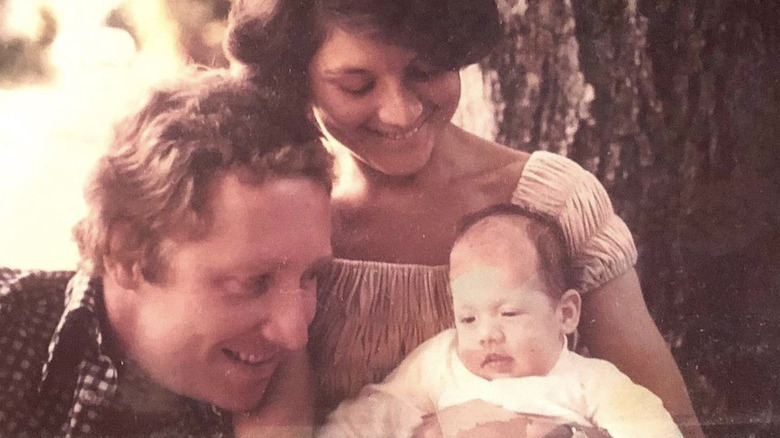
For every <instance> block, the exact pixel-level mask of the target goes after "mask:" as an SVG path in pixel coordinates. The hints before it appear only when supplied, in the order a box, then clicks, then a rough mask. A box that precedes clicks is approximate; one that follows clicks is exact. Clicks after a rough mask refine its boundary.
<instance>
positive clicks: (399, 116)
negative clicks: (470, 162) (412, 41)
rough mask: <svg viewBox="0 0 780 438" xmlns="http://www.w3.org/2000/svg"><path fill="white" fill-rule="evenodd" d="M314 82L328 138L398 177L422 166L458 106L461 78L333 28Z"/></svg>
mask: <svg viewBox="0 0 780 438" xmlns="http://www.w3.org/2000/svg"><path fill="white" fill-rule="evenodd" d="M309 78H310V84H311V92H312V100H313V102H312V103H313V107H314V112H315V115H316V116H317V118H318V120H319V122H320V124H321V126H322V127H323V128H324V129H325V130H326V131H327V133H328V134H329V136H330V137H332V138H334V139H336V140H337V141H338V142H340V143H341V144H343V145H344V146H345V147H347V148H348V149H349V150H350V151H351V152H352V154H353V155H354V156H355V157H356V158H357V159H358V160H360V161H362V162H363V163H365V164H367V165H368V166H370V167H371V168H373V169H375V170H377V171H379V172H382V173H384V174H387V175H393V176H401V175H411V174H414V173H416V172H417V171H419V170H420V169H421V168H422V167H423V166H425V164H426V163H427V162H428V160H429V158H430V156H431V152H432V150H433V148H434V147H435V145H436V144H437V141H438V138H439V136H440V134H441V132H442V129H443V128H444V126H446V125H447V124H448V123H449V121H450V118H452V115H453V113H454V112H455V109H456V108H457V105H458V100H459V99H460V78H459V76H458V72H457V71H449V70H444V71H442V70H439V69H437V68H435V67H433V66H432V65H430V64H427V63H425V62H424V61H423V60H421V59H420V58H419V57H418V56H417V55H416V54H415V53H414V52H413V51H411V50H409V49H405V48H402V47H399V46H395V45H392V44H389V43H386V42H383V41H381V40H379V39H375V38H371V37H370V36H369V35H366V34H365V33H358V32H350V31H347V30H344V29H342V28H339V27H335V26H334V27H332V28H331V29H330V31H329V32H328V36H327V37H326V39H325V41H324V43H323V44H322V46H321V47H320V49H319V51H318V52H317V53H316V54H315V56H314V58H313V59H312V62H311V65H310V66H309Z"/></svg>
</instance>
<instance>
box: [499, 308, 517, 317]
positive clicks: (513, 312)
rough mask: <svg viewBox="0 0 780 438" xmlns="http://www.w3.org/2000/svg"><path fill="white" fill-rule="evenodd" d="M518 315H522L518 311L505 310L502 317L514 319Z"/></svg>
mask: <svg viewBox="0 0 780 438" xmlns="http://www.w3.org/2000/svg"><path fill="white" fill-rule="evenodd" d="M518 315H520V311H518V310H504V311H502V312H501V316H506V317H513V316H518Z"/></svg>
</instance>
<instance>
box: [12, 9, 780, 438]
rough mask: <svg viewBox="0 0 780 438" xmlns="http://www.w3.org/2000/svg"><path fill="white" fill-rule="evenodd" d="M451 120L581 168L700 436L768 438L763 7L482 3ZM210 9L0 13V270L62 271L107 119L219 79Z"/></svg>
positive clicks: (772, 133)
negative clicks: (631, 260)
mask: <svg viewBox="0 0 780 438" xmlns="http://www.w3.org/2000/svg"><path fill="white" fill-rule="evenodd" d="M498 5H499V8H500V11H501V14H502V17H503V19H504V33H505V39H504V41H503V43H502V44H501V45H500V47H498V48H497V50H495V52H494V53H493V55H491V56H490V57H489V58H488V59H486V60H484V61H483V62H482V63H481V64H480V65H477V66H473V67H470V68H468V69H466V70H465V71H464V72H463V75H462V81H463V90H464V95H463V100H462V104H461V108H460V109H459V112H458V114H456V122H457V123H459V124H461V125H462V126H464V127H466V128H467V129H469V130H472V131H474V132H477V133H479V134H481V135H483V136H485V137H488V138H491V139H495V140H498V141H500V142H502V143H504V144H507V145H510V146H511V147H514V148H518V149H523V150H528V151H531V150H537V149H544V150H550V151H553V152H557V153H561V154H564V155H567V156H569V157H571V158H573V159H575V160H576V161H578V162H579V163H580V164H582V165H583V166H584V167H585V168H587V169H588V170H590V171H592V172H593V173H594V174H596V176H597V177H598V178H599V179H600V180H601V181H602V182H603V183H604V185H605V186H606V187H607V189H608V191H609V192H610V194H611V196H612V199H613V201H614V205H615V208H616V210H617V211H618V213H619V214H620V215H621V216H622V217H623V218H624V219H625V220H626V222H627V223H628V225H629V227H630V228H631V230H632V231H633V233H634V237H635V240H636V242H637V246H638V249H639V253H640V258H639V264H638V268H639V270H640V275H641V280H642V288H643V291H644V293H645V297H646V300H647V302H648V305H649V307H650V309H651V312H652V314H653V316H654V318H655V320H656V322H657V323H658V325H659V327H660V328H661V330H662V333H663V334H664V336H665V338H666V340H667V342H668V343H669V345H670V347H671V348H672V351H673V353H674V355H675V358H676V359H677V361H678V364H679V365H680V368H681V370H682V371H683V374H684V376H685V378H686V381H687V383H688V386H689V389H690V391H691V395H692V397H693V401H694V405H695V407H696V410H697V412H698V413H699V416H700V419H701V420H702V421H703V422H704V424H705V432H706V433H707V435H708V436H710V437H724V438H725V437H778V436H780V377H779V376H778V375H779V374H780V365H778V364H780V345H779V344H780V30H779V29H778V24H779V23H780V2H778V1H777V0H577V1H573V2H572V1H570V0H498ZM229 7H230V3H229V1H228V0H132V1H130V0H126V1H119V0H80V1H78V2H74V1H66V0H0V265H4V266H12V267H20V268H45V269H72V268H73V266H74V265H75V261H76V260H77V254H76V249H75V246H74V245H73V243H72V242H71V240H70V227H71V226H72V225H73V223H75V221H76V220H78V219H79V218H80V216H81V215H82V214H83V211H84V206H83V203H82V200H81V187H82V184H83V180H84V178H85V176H86V175H87V173H88V171H89V168H90V167H91V164H92V162H93V161H94V160H95V158H96V157H97V156H98V155H99V154H100V153H101V151H102V150H103V148H104V147H105V145H106V139H107V137H108V136H109V135H110V134H111V126H112V123H113V122H114V120H116V118H117V117H118V116H120V115H122V114H123V113H124V111H127V109H128V108H130V107H131V106H132V105H133V103H134V101H136V100H137V99H138V98H139V97H140V96H141V95H143V92H144V90H145V89H146V88H147V87H149V86H150V85H151V84H153V83H155V82H157V81H159V80H164V79H165V78H168V77H170V76H171V75H174V74H175V73H176V72H177V71H179V70H180V69H181V68H182V67H183V66H185V65H186V64H188V63H199V64H204V65H211V66H224V65H226V61H225V58H224V57H223V54H222V50H221V41H222V37H223V33H224V29H225V25H226V23H225V19H226V16H227V13H228V11H229Z"/></svg>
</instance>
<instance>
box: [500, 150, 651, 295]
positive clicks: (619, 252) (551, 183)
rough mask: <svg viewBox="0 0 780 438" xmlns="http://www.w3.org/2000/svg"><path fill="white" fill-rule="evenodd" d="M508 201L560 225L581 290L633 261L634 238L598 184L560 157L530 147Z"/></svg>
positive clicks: (615, 274) (616, 273)
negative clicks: (531, 152) (528, 155)
mask: <svg viewBox="0 0 780 438" xmlns="http://www.w3.org/2000/svg"><path fill="white" fill-rule="evenodd" d="M512 202H513V203H514V204H517V205H519V206H522V207H524V208H526V209H528V210H530V211H532V212H534V213H537V214H541V215H543V216H546V217H549V218H551V219H552V220H554V221H555V222H556V223H558V224H559V225H560V227H561V229H562V230H563V234H564V237H565V239H566V247H567V251H568V253H569V256H570V257H571V260H572V265H573V278H574V280H575V282H576V287H577V288H578V289H579V290H580V291H581V292H587V291H589V290H591V289H594V288H596V287H599V286H601V285H603V284H605V283H607V282H609V281H610V280H612V279H614V278H616V277H619V276H620V275H621V274H623V273H625V272H626V271H628V270H629V269H631V268H632V267H633V266H634V264H635V263H636V259H637V253H636V246H635V245H634V239H633V237H632V236H631V232H630V231H629V229H628V227H627V226H626V224H625V223H624V222H623V220H622V219H620V217H619V216H618V215H617V214H615V212H614V210H613V209H612V202H610V200H609V195H608V194H607V192H606V190H605V189H604V186H602V185H601V183H600V182H599V181H598V179H596V177H595V176H593V174H591V173H590V172H588V171H586V170H585V169H583V168H582V167H580V166H579V165H578V164H577V163H575V162H574V161H572V160H570V159H568V158H566V157H563V156H561V155H557V154H553V153H550V152H544V151H538V152H534V153H533V154H532V155H531V157H530V158H529V160H528V163H526V165H525V168H524V169H523V173H522V175H521V177H520V181H519V182H518V185H517V188H516V189H515V192H514V194H513V196H512Z"/></svg>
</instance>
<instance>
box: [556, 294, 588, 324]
mask: <svg viewBox="0 0 780 438" xmlns="http://www.w3.org/2000/svg"><path fill="white" fill-rule="evenodd" d="M581 309H582V298H581V297H580V294H579V292H577V291H576V290H574V289H569V290H567V291H566V292H564V293H563V295H562V296H561V299H560V301H559V302H558V311H559V312H560V318H561V329H562V330H563V332H564V333H565V334H567V335H568V334H571V333H574V331H575V330H577V325H578V324H579V323H580V310H581Z"/></svg>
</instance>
